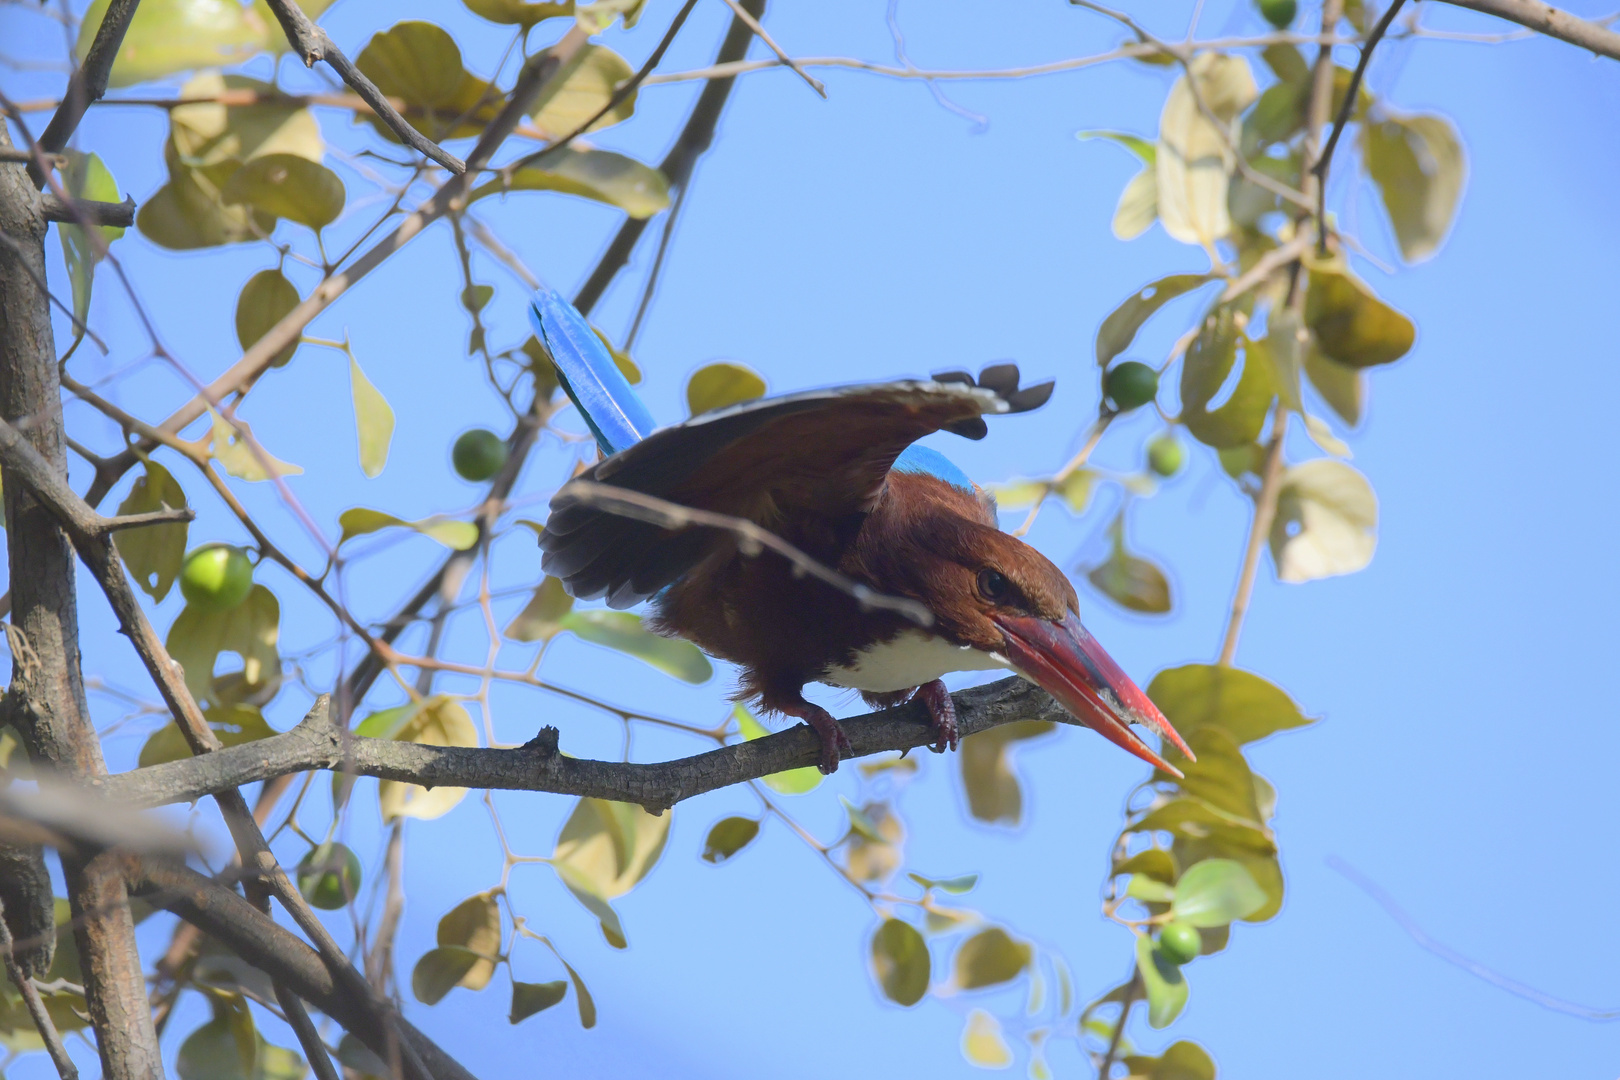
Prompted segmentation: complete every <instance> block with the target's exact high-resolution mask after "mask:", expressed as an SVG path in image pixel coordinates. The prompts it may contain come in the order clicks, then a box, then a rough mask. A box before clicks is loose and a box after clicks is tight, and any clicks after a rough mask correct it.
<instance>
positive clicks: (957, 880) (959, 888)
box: [906, 873, 979, 896]
mask: <svg viewBox="0 0 1620 1080" xmlns="http://www.w3.org/2000/svg"><path fill="white" fill-rule="evenodd" d="M906 877H908V878H910V879H911V880H912V881H915V882H916V883H917V884H918V885H921V886H922V887H923V888H925V889H938V890H939V891H941V892H948V893H950V894H951V895H952V896H961V895H962V894H963V893H967V892H972V891H973V886H975V885H977V884H978V883H979V875H978V874H962V875H960V876H958V877H950V878H929V877H923V876H922V875H921V874H912V873H907V874H906Z"/></svg>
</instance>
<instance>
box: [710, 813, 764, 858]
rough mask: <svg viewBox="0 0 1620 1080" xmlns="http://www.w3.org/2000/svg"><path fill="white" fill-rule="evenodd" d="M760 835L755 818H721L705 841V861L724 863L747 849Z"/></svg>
mask: <svg viewBox="0 0 1620 1080" xmlns="http://www.w3.org/2000/svg"><path fill="white" fill-rule="evenodd" d="M758 835H759V822H758V821H756V820H755V819H753V818H746V817H728V818H721V819H720V820H719V821H717V822H715V823H714V825H713V827H711V828H710V829H709V835H708V838H707V839H705V840H704V841H703V861H704V862H711V863H723V862H725V861H726V860H728V859H730V858H731V857H732V856H733V855H735V854H737V852H739V851H741V850H742V849H743V848H745V847H747V846H748V845H749V843H751V842H752V841H753V839H754V837H756V836H758Z"/></svg>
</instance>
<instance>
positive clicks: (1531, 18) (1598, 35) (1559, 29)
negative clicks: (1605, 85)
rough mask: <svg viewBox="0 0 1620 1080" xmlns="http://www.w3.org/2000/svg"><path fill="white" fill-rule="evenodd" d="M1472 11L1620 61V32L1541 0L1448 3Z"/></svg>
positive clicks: (1475, 0)
mask: <svg viewBox="0 0 1620 1080" xmlns="http://www.w3.org/2000/svg"><path fill="white" fill-rule="evenodd" d="M1445 2H1446V3H1448V4H1454V5H1456V6H1457V7H1464V8H1468V9H1469V10H1470V11H1479V12H1483V13H1484V14H1486V15H1495V16H1496V17H1497V18H1498V19H1506V20H1507V21H1508V22H1515V23H1518V24H1519V25H1520V26H1527V27H1529V28H1530V29H1532V30H1539V31H1540V32H1541V33H1543V34H1546V35H1547V36H1548V37H1554V38H1557V39H1558V40H1559V41H1567V42H1569V43H1570V44H1571V45H1578V46H1580V47H1581V48H1583V49H1590V50H1591V51H1592V52H1595V53H1597V54H1598V55H1599V56H1607V57H1608V58H1609V59H1611V60H1620V33H1616V32H1615V31H1613V30H1610V29H1608V28H1607V27H1605V26H1602V25H1600V24H1598V23H1595V22H1588V21H1587V20H1586V19H1583V18H1580V17H1579V16H1576V15H1571V14H1570V13H1569V12H1567V11H1560V10H1559V9H1558V8H1555V7H1552V6H1550V5H1548V4H1543V3H1541V0H1445Z"/></svg>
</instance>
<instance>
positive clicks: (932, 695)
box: [917, 679, 962, 754]
mask: <svg viewBox="0 0 1620 1080" xmlns="http://www.w3.org/2000/svg"><path fill="white" fill-rule="evenodd" d="M917 700H919V701H921V702H922V703H923V704H924V705H926V706H927V707H928V717H929V719H931V720H932V721H933V723H934V735H935V736H936V738H935V739H934V745H933V746H931V747H930V748H929V749H931V750H933V751H934V753H936V754H943V753H944V752H945V750H946V748H947V747H949V748H950V749H952V750H955V749H956V747H957V745H958V744H959V743H960V742H961V741H962V739H961V735H960V733H959V731H958V729H957V726H956V702H955V701H952V700H951V692H950V691H949V690H947V689H945V683H944V682H942V681H941V680H939V679H935V680H934V681H933V682H931V683H924V684H923V685H921V686H919V687H917Z"/></svg>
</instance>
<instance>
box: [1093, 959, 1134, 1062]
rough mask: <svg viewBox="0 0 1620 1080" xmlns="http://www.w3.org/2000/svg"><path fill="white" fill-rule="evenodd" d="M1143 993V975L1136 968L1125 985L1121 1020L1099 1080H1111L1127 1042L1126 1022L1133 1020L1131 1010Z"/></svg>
mask: <svg viewBox="0 0 1620 1080" xmlns="http://www.w3.org/2000/svg"><path fill="white" fill-rule="evenodd" d="M1141 993H1142V973H1141V972H1140V971H1138V970H1136V969H1135V968H1132V969H1131V981H1130V982H1128V983H1126V984H1125V1000H1124V1001H1121V1002H1120V1003H1119V1019H1118V1020H1117V1021H1115V1023H1114V1030H1113V1031H1112V1032H1110V1033H1109V1036H1108V1050H1107V1052H1106V1053H1104V1054H1103V1059H1102V1063H1101V1064H1100V1065H1098V1066H1097V1080H1109V1076H1108V1074H1109V1073H1110V1072H1112V1071H1113V1068H1114V1061H1115V1059H1116V1058H1118V1057H1119V1048H1120V1046H1121V1045H1123V1043H1124V1041H1125V1022H1126V1021H1127V1020H1129V1019H1130V1018H1131V1009H1132V1007H1134V1006H1135V1005H1136V1002H1137V999H1138V998H1139V997H1140V996H1141Z"/></svg>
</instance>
